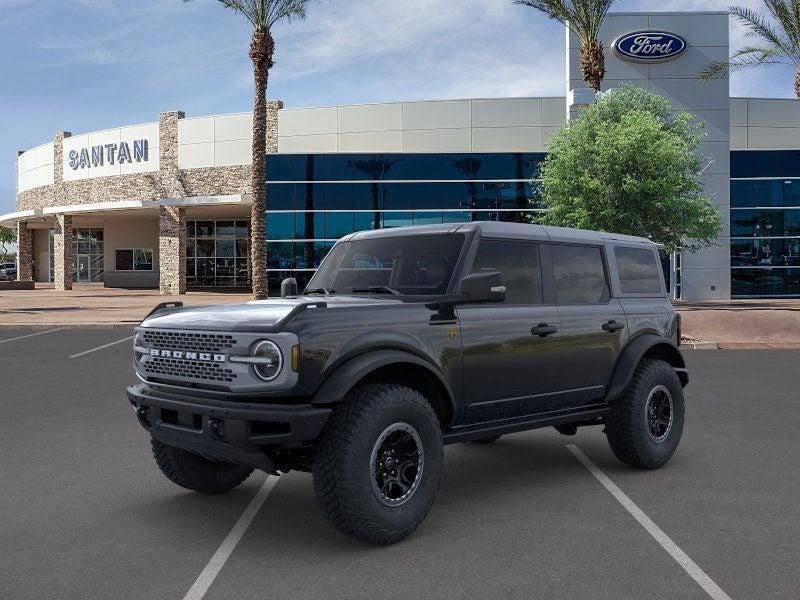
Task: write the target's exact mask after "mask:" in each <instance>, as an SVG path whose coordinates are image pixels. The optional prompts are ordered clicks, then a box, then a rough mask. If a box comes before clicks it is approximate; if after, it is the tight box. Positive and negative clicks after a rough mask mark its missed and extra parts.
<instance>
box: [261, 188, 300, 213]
mask: <svg viewBox="0 0 800 600" xmlns="http://www.w3.org/2000/svg"><path fill="white" fill-rule="evenodd" d="M294 188H295V186H294V184H293V183H271V184H269V185H268V186H267V210H294Z"/></svg>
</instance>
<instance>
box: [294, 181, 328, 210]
mask: <svg viewBox="0 0 800 600" xmlns="http://www.w3.org/2000/svg"><path fill="white" fill-rule="evenodd" d="M326 187H327V185H326V184H324V183H298V184H296V186H295V192H294V207H295V209H296V210H321V209H323V208H324V207H325V191H326Z"/></svg>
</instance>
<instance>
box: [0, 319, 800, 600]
mask: <svg viewBox="0 0 800 600" xmlns="http://www.w3.org/2000/svg"><path fill="white" fill-rule="evenodd" d="M31 334H37V335H31ZM130 335H132V332H131V331H130V330H125V329H107V330H106V329H94V330H74V329H72V330H69V329H64V330H59V331H52V332H48V333H42V332H41V331H34V330H11V329H3V330H0V377H2V387H0V390H1V391H0V406H2V418H1V419H0V439H1V440H2V446H1V447H2V461H0V486H1V489H2V492H0V543H1V544H2V546H0V547H2V552H0V597H2V598H9V599H22V598H81V599H85V598H125V599H130V598H170V599H173V598H175V599H179V600H180V599H181V598H184V597H185V596H186V594H187V592H188V591H189V590H190V588H192V585H193V584H194V583H195V580H196V579H197V578H198V576H199V575H200V574H201V573H203V572H204V569H206V567H207V565H208V564H209V561H210V560H211V558H212V556H213V555H214V553H215V552H216V551H217V550H218V548H219V547H220V544H221V543H222V542H223V540H224V539H226V536H228V534H229V532H230V531H231V528H232V527H234V524H236V523H237V520H239V518H240V516H241V515H242V513H243V511H245V508H246V507H247V506H248V504H249V503H250V502H251V500H252V499H253V497H254V495H255V494H256V492H257V490H258V489H259V488H260V487H261V485H262V483H263V482H264V475H263V474H256V475H254V476H253V477H251V479H250V480H248V481H247V482H246V483H245V484H244V485H243V486H241V487H240V488H238V489H236V490H234V491H233V492H232V493H231V494H229V495H227V496H222V497H207V496H206V497H204V496H200V495H197V494H193V493H190V492H186V491H184V490H182V489H180V488H178V487H175V486H174V485H172V484H171V483H170V482H169V481H168V480H167V479H166V478H164V477H163V476H162V475H161V474H160V473H159V471H158V469H157V468H156V466H155V464H154V462H153V460H152V457H151V455H150V450H149V443H148V439H147V436H146V434H145V432H144V431H143V430H142V429H141V428H140V427H139V425H138V424H137V423H136V420H135V418H134V416H133V414H132V412H131V409H130V406H129V404H128V402H127V400H126V398H125V394H124V386H125V385H127V384H128V383H130V382H132V380H133V374H132V371H131V366H130V360H131V359H130V354H131V350H130V342H129V341H128V340H127V339H125V338H127V337H128V336H130ZM23 336H31V337H23ZM120 340H125V341H120ZM115 342H119V343H115ZM109 344H110V345H109ZM103 346H104V347H103ZM101 347H102V348H101ZM95 348H100V349H98V350H96V351H93V352H88V353H84V352H86V351H87V350H92V349H95ZM76 355H77V356H76ZM686 355H687V360H688V362H689V368H690V373H691V377H692V383H691V385H690V387H689V388H687V402H688V407H687V421H686V430H685V433H684V438H683V442H682V444H681V447H680V448H679V450H678V452H677V454H676V455H675V457H674V458H673V460H672V461H671V462H670V463H669V464H668V465H667V466H666V467H664V468H663V469H661V470H658V471H653V472H644V471H637V470H634V469H632V468H630V467H626V466H624V465H622V464H620V463H618V462H617V461H616V460H615V458H614V457H613V455H612V454H611V451H610V450H609V448H608V445H607V443H606V441H605V436H604V435H603V434H602V432H601V430H600V429H599V428H588V429H584V430H581V431H580V432H579V433H578V435H577V436H574V437H564V436H560V435H559V434H557V433H556V432H555V431H553V430H551V429H547V430H539V431H535V432H527V433H521V434H515V435H512V436H507V437H504V438H502V439H501V440H500V441H499V442H497V443H495V444H493V445H488V446H482V445H475V444H460V445H456V446H450V447H448V448H447V449H446V452H445V472H444V479H443V482H442V487H441V490H440V495H439V498H438V500H437V503H436V505H435V506H434V509H433V511H432V512H431V514H430V515H429V517H428V519H427V520H426V521H425V523H424V524H423V525H422V526H421V528H420V529H419V530H418V531H417V532H416V533H415V534H414V535H413V536H412V537H411V538H409V539H408V540H407V541H405V542H403V543H401V544H398V545H395V546H390V547H372V546H368V545H365V544H363V543H361V542H358V541H355V540H351V539H349V538H347V537H344V536H342V535H341V534H339V533H337V532H336V531H335V530H333V529H332V528H331V527H330V526H329V525H328V524H327V523H326V522H325V521H324V520H323V518H322V516H321V515H320V513H319V511H318V510H317V507H316V504H315V501H314V497H313V491H312V485H311V478H310V476H309V475H307V474H304V473H290V474H288V475H285V476H282V477H280V478H279V479H278V480H277V483H276V484H275V486H274V488H273V489H272V491H271V493H270V494H269V495H268V496H267V498H266V500H265V501H264V503H263V505H262V506H261V507H260V509H259V510H258V512H257V513H256V514H255V517H254V519H253V521H252V523H251V524H250V525H249V527H248V528H247V529H246V531H245V532H244V535H243V536H242V537H241V540H240V541H239V543H238V545H236V546H235V548H233V551H232V553H231V555H230V558H229V559H228V561H227V562H226V563H225V564H224V566H222V568H221V569H220V570H219V573H218V574H217V575H216V578H214V579H213V582H211V585H210V587H209V588H208V591H207V593H206V594H205V596H204V597H205V598H208V599H224V598H232V597H237V598H280V599H284V598H285V599H300V598H303V599H306V598H315V599H316V598H321V599H329V598H342V599H355V598H365V599H367V598H368V599H375V598H381V599H395V598H396V599H398V600H399V599H407V598H424V599H428V598H437V599H438V598H442V599H445V598H446V599H462V598H463V599H472V598H475V599H485V598H509V599H510V598H520V599H521V598H525V599H531V598H548V599H550V598H591V599H598V598H609V599H611V598H614V599H620V598H626V599H627V598H636V599H638V598H643V599H659V598H664V599H676V598H709V597H713V595H711V594H709V593H707V592H706V591H704V590H703V588H701V587H700V585H698V583H697V582H696V581H695V580H694V579H693V578H692V577H690V576H689V574H687V571H686V570H684V568H682V567H681V566H680V565H679V564H678V562H677V561H676V560H675V559H674V558H673V557H672V556H670V554H668V553H667V552H666V551H665V550H664V548H663V547H662V546H661V545H659V543H658V542H657V541H656V539H655V538H654V537H653V536H652V535H651V534H650V533H648V531H646V529H645V528H644V527H643V526H642V525H641V524H640V523H639V522H637V521H636V520H635V519H634V518H633V516H632V515H631V514H630V513H629V512H628V511H627V510H626V509H625V508H624V507H623V505H622V504H621V503H620V502H619V501H618V499H616V498H615V497H614V496H613V495H612V494H611V493H609V491H608V490H607V489H606V488H605V487H603V485H601V483H600V482H599V481H598V479H597V478H596V477H595V476H594V475H593V474H592V473H591V472H590V471H589V470H588V469H587V468H586V466H584V464H582V463H581V462H580V461H579V460H578V459H577V458H576V456H575V455H574V453H573V452H572V451H571V450H570V448H568V446H567V445H568V444H574V445H575V446H577V448H578V449H580V451H581V452H583V453H584V454H585V455H586V456H587V457H588V458H589V459H590V460H591V461H592V463H593V464H594V465H596V467H597V468H598V469H599V470H600V471H601V472H602V473H603V474H604V475H605V476H607V477H608V478H609V479H610V480H611V481H612V482H613V484H615V485H616V486H618V487H619V489H620V490H622V492H624V494H626V495H627V497H628V498H629V499H630V500H631V501H632V502H633V503H635V505H636V506H637V507H638V508H639V509H641V511H642V512H643V513H644V514H646V515H647V517H648V518H649V519H651V520H652V522H653V523H655V524H656V525H657V526H658V527H659V528H660V529H661V530H662V531H663V532H664V534H666V535H667V536H669V538H670V539H671V540H672V541H673V542H674V543H675V544H676V545H677V547H679V548H680V549H681V550H682V551H683V552H684V553H685V555H687V556H688V557H690V558H691V560H692V561H694V563H696V565H697V566H698V567H699V568H700V569H702V571H703V572H704V573H705V574H707V576H708V577H709V578H710V579H711V580H713V582H715V583H716V584H717V585H718V586H719V588H720V589H721V590H724V593H726V594H727V595H728V596H730V597H731V598H734V599H760V598H780V599H788V598H797V597H798V589H800V570H798V567H797V564H798V560H799V559H800V544H798V541H797V540H798V539H800V517H799V515H798V508H797V507H798V498H800V477H799V476H798V474H797V464H798V459H800V444H798V441H800V438H799V437H798V433H797V432H798V430H800V386H799V385H798V383H800V371H798V365H799V364H800V352H798V351H788V350H787V351H771V350H761V351H744V350H742V351H734V350H729V351H690V352H687V353H686ZM71 356H74V358H69V357H71Z"/></svg>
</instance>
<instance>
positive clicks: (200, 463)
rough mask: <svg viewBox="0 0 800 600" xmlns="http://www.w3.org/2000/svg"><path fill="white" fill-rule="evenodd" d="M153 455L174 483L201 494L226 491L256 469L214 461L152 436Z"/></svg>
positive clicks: (160, 467) (162, 470)
mask: <svg viewBox="0 0 800 600" xmlns="http://www.w3.org/2000/svg"><path fill="white" fill-rule="evenodd" d="M150 442H151V444H152V446H153V458H155V459H156V464H157V465H158V468H159V469H161V472H162V473H163V474H164V475H166V477H167V479H169V480H170V481H171V482H172V483H174V484H176V485H179V486H181V487H182V488H186V489H187V490H192V491H193V492H200V493H201V494H224V493H225V492H229V491H231V490H232V489H233V488H235V487H236V486H237V485H239V484H241V483H242V482H243V481H244V480H245V479H247V478H248V477H250V474H251V473H252V472H253V469H251V468H250V467H244V466H241V465H234V464H231V463H223V462H212V461H210V460H207V459H205V458H203V457H202V456H200V455H199V454H194V453H193V452H189V451H187V450H182V449H180V448H176V447H175V446H168V445H167V444H165V443H163V442H160V441H158V440H157V439H155V438H150Z"/></svg>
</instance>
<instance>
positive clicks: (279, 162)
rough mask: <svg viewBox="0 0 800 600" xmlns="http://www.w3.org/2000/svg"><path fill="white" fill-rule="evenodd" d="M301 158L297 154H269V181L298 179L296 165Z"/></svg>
mask: <svg viewBox="0 0 800 600" xmlns="http://www.w3.org/2000/svg"><path fill="white" fill-rule="evenodd" d="M301 156H302V155H301ZM299 158H300V157H298V155H295V154H269V155H267V181H296V179H295V165H296V164H297V162H298V161H299Z"/></svg>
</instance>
